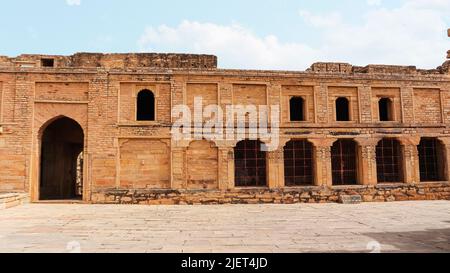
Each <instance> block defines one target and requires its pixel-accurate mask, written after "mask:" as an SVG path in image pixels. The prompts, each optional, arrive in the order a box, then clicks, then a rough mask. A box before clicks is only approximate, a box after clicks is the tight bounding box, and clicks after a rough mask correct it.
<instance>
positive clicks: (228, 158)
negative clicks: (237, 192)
mask: <svg viewBox="0 0 450 273" xmlns="http://www.w3.org/2000/svg"><path fill="white" fill-rule="evenodd" d="M233 188H234V150H233V147H219V189H220V190H228V189H233Z"/></svg>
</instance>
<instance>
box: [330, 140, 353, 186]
mask: <svg viewBox="0 0 450 273" xmlns="http://www.w3.org/2000/svg"><path fill="white" fill-rule="evenodd" d="M331 163H332V164H331V165H332V169H333V185H356V184H357V165H356V164H357V163H356V143H355V142H354V141H353V140H349V139H341V140H338V141H336V142H335V143H334V144H333V147H332V148H331Z"/></svg>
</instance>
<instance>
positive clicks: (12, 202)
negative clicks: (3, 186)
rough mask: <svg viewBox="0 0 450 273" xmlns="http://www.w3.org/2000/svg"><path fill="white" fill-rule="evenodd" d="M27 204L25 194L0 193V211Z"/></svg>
mask: <svg viewBox="0 0 450 273" xmlns="http://www.w3.org/2000/svg"><path fill="white" fill-rule="evenodd" d="M28 202H29V196H28V194H27V193H0V210H2V209H8V208H12V207H15V206H19V205H23V204H25V203H28Z"/></svg>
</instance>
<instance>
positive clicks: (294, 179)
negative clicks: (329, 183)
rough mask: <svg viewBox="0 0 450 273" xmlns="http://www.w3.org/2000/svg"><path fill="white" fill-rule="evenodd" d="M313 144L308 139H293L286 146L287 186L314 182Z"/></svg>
mask: <svg viewBox="0 0 450 273" xmlns="http://www.w3.org/2000/svg"><path fill="white" fill-rule="evenodd" d="M312 150H313V148H312V144H311V143H309V142H308V141H306V140H292V141H289V142H288V143H287V144H286V147H285V148H284V175H285V184H286V186H307V185H312V184H313V180H314V179H313V156H312V155H313V154H312Z"/></svg>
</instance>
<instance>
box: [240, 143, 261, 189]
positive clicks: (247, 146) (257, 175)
mask: <svg viewBox="0 0 450 273" xmlns="http://www.w3.org/2000/svg"><path fill="white" fill-rule="evenodd" d="M261 144H262V142H260V141H257V140H244V141H241V142H239V143H238V144H237V145H236V147H235V148H234V166H235V180H236V186H237V187H262V186H266V185H267V184H266V152H263V151H261Z"/></svg>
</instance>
